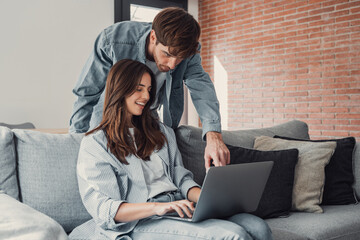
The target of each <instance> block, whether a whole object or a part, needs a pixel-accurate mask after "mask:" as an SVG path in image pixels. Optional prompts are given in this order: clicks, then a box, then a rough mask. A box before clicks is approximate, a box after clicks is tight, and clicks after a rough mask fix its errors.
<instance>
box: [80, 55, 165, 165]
mask: <svg viewBox="0 0 360 240" xmlns="http://www.w3.org/2000/svg"><path fill="white" fill-rule="evenodd" d="M145 73H148V74H149V75H150V77H151V90H150V99H149V101H148V102H147V103H146V105H145V107H144V109H143V112H142V114H141V115H140V116H135V115H134V116H133V117H132V124H133V125H134V138H135V143H134V141H133V140H132V137H131V134H130V131H129V129H128V126H129V123H128V122H127V121H126V116H127V114H128V110H127V108H126V98H128V97H129V96H130V95H132V94H133V93H134V92H135V91H136V90H137V88H138V87H139V84H140V82H141V79H142V77H143V75H144V74H145ZM105 91H106V92H105V101H104V112H103V118H102V121H101V123H100V124H99V126H98V127H96V128H95V129H93V130H91V131H89V132H87V133H86V135H89V134H92V133H94V132H96V131H98V130H103V131H104V133H105V136H106V139H107V148H108V149H109V150H110V152H111V153H112V154H114V156H115V157H116V158H117V159H118V160H119V161H120V162H122V163H124V164H128V162H127V161H126V157H127V156H128V155H129V154H133V155H135V156H137V157H139V158H141V159H143V160H150V155H151V154H152V153H153V152H154V150H160V149H161V148H162V147H163V146H164V144H165V142H166V137H165V135H164V134H163V133H162V132H161V131H160V126H159V122H158V120H157V119H155V118H154V117H153V114H152V113H151V110H150V106H151V105H152V104H153V103H154V100H155V96H156V80H155V77H154V74H153V73H152V71H151V70H150V68H149V67H147V66H146V65H145V64H143V63H141V62H138V61H134V60H130V59H123V60H120V61H118V62H117V63H116V64H114V66H113V67H112V68H111V69H110V72H109V74H108V77H107V80H106V90H105ZM135 144H136V145H135Z"/></svg>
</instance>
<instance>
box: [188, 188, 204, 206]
mask: <svg viewBox="0 0 360 240" xmlns="http://www.w3.org/2000/svg"><path fill="white" fill-rule="evenodd" d="M200 192H201V188H199V187H192V188H190V189H189V191H188V194H187V199H189V200H190V201H191V202H195V203H197V202H198V201H199V196H200Z"/></svg>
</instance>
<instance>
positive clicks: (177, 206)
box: [155, 200, 195, 218]
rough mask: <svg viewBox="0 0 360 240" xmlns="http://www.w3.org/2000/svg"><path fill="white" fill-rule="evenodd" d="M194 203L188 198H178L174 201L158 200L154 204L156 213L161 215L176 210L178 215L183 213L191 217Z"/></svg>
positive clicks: (181, 215)
mask: <svg viewBox="0 0 360 240" xmlns="http://www.w3.org/2000/svg"><path fill="white" fill-rule="evenodd" d="M194 210H195V207H194V203H193V202H190V201H189V200H180V201H174V202H165V203H162V202H158V203H156V205H155V213H156V215H159V216H162V215H164V214H166V213H169V212H177V214H178V215H179V216H180V217H184V216H185V215H184V213H185V214H186V215H187V216H188V217H189V218H191V217H192V213H193V212H194Z"/></svg>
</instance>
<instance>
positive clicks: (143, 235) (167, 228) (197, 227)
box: [129, 219, 253, 240]
mask: <svg viewBox="0 0 360 240" xmlns="http://www.w3.org/2000/svg"><path fill="white" fill-rule="evenodd" d="M129 236H130V237H131V238H133V239H134V240H136V239H158V240H161V239H172V240H178V239H183V240H186V239H214V240H215V239H239V240H240V239H243V240H252V239H253V238H252V237H251V236H250V235H249V234H248V233H247V232H246V230H245V229H244V228H243V227H241V226H239V225H238V224H236V223H233V222H230V221H227V220H220V219H208V220H205V221H202V222H199V223H192V222H185V221H178V220H173V219H156V220H155V219H149V220H144V221H140V222H139V223H138V225H137V226H136V227H135V229H134V230H133V231H132V232H131V234H129Z"/></svg>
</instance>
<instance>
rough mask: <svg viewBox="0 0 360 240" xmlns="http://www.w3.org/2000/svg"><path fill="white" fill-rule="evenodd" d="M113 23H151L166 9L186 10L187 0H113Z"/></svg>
mask: <svg viewBox="0 0 360 240" xmlns="http://www.w3.org/2000/svg"><path fill="white" fill-rule="evenodd" d="M114 1H115V2H114V8H115V15H114V16H115V19H114V22H115V23H117V22H121V21H128V20H131V21H139V22H152V20H153V19H154V17H155V15H156V14H157V13H158V12H159V11H160V10H161V9H162V8H166V7H181V8H184V9H185V10H187V7H188V6H187V5H188V4H187V0H167V1H165V0H114Z"/></svg>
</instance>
